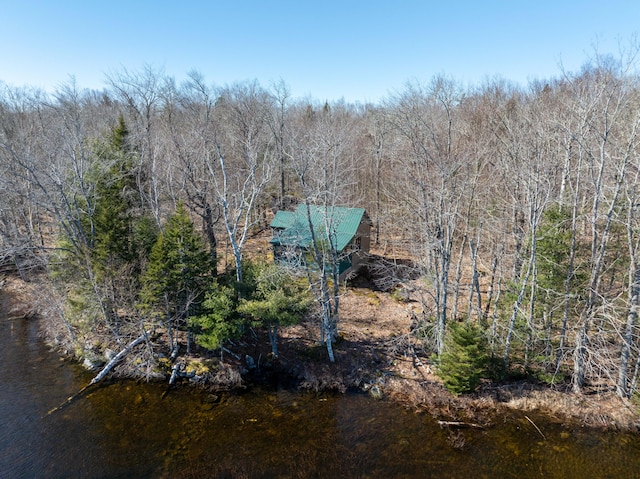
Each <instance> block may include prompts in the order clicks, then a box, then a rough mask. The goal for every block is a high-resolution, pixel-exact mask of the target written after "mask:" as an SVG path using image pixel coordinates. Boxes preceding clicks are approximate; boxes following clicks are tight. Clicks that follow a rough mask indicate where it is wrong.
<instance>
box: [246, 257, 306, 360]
mask: <svg viewBox="0 0 640 479" xmlns="http://www.w3.org/2000/svg"><path fill="white" fill-rule="evenodd" d="M312 303H313V298H312V297H311V295H310V294H309V290H308V288H304V286H303V285H301V284H300V283H299V282H297V281H296V280H295V277H293V275H292V274H291V273H290V272H289V271H288V270H287V269H285V268H283V267H282V266H279V265H277V264H269V265H265V264H263V265H261V266H260V272H259V274H258V277H257V281H256V290H255V292H254V294H253V297H252V298H251V299H243V300H241V302H240V305H239V307H238V309H239V311H240V312H242V313H244V314H246V315H248V316H249V317H250V318H251V319H252V323H253V325H254V326H263V327H266V328H267V332H268V334H269V341H270V343H271V352H272V353H273V355H274V356H276V357H277V356H278V343H277V338H278V327H279V326H290V325H293V324H297V323H298V322H299V321H300V319H301V317H302V315H303V314H304V312H305V311H306V310H307V309H309V307H310V306H311V304H312Z"/></svg>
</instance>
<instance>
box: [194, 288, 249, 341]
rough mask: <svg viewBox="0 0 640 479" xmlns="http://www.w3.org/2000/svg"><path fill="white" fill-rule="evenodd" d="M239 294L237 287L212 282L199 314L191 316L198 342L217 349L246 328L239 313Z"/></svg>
mask: <svg viewBox="0 0 640 479" xmlns="http://www.w3.org/2000/svg"><path fill="white" fill-rule="evenodd" d="M237 298H238V294H237V290H236V289H235V288H232V287H231V286H227V285H222V284H219V283H218V281H216V280H214V281H212V282H211V285H210V288H209V291H207V293H206V295H205V299H204V302H203V303H202V311H201V314H199V315H198V316H193V317H191V318H190V320H189V322H190V325H191V326H192V327H193V329H194V332H195V335H196V343H198V344H199V345H200V346H202V347H204V348H207V349H210V350H215V349H218V348H220V347H221V346H222V344H223V343H224V342H225V341H227V340H228V339H234V338H237V337H239V336H240V335H241V334H242V332H243V330H244V321H243V319H242V317H241V316H240V315H239V314H238V311H237V306H238V299H237Z"/></svg>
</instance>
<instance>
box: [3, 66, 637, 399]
mask: <svg viewBox="0 0 640 479" xmlns="http://www.w3.org/2000/svg"><path fill="white" fill-rule="evenodd" d="M634 58H635V57H634V56H633V55H628V56H621V57H620V58H612V57H599V56H596V57H594V58H592V59H591V60H590V61H589V62H588V63H587V64H586V65H585V66H584V67H583V69H582V70H581V71H579V72H576V73H568V72H560V73H559V75H558V77H557V78H552V79H548V80H546V81H536V82H531V83H530V84H529V85H528V86H527V87H526V88H522V87H518V86H515V85H512V84H509V83H508V82H505V81H502V80H495V81H487V82H485V83H484V84H482V85H480V86H478V87H475V88H473V89H464V88H462V87H461V86H460V85H459V84H458V83H456V82H455V81H454V80H452V79H449V78H446V77H443V76H438V77H435V78H434V79H432V80H431V81H429V82H427V83H424V84H422V83H412V84H408V85H406V87H405V88H404V89H403V90H402V91H400V92H398V93H396V94H394V95H390V96H389V97H388V98H386V99H385V100H384V101H383V102H381V103H380V104H375V105H370V104H367V105H359V104H358V105H352V104H346V103H343V102H336V103H331V104H329V103H324V104H323V103H316V102H314V101H309V100H306V99H295V98H291V96H290V94H289V91H288V89H287V87H286V85H285V84H284V83H278V84H275V85H271V86H269V87H264V86H261V85H259V84H258V83H257V82H243V83H238V84H234V85H231V86H224V87H217V86H215V85H211V84H209V83H207V82H206V81H205V80H204V79H203V78H202V77H201V76H200V75H199V74H197V73H192V74H190V75H189V79H188V80H187V81H186V82H184V83H182V84H176V82H175V81H174V79H173V78H171V77H167V76H165V75H164V74H162V73H161V72H158V71H154V70H153V69H144V70H142V71H139V72H129V71H123V72H121V73H120V74H117V75H114V76H111V77H109V78H108V87H107V88H106V89H105V90H103V91H87V90H82V89H81V88H79V86H78V85H75V84H74V83H69V84H67V85H63V86H61V87H60V88H58V90H56V91H55V92H54V93H52V94H45V93H44V92H42V91H38V90H36V89H32V88H28V87H25V88H12V87H8V86H3V87H2V93H1V94H0V168H1V169H2V174H1V175H0V205H1V207H2V208H1V211H0V239H1V241H2V243H1V247H2V249H3V251H4V252H9V251H11V252H16V254H18V253H19V255H20V256H21V257H24V256H25V255H26V254H27V253H30V254H31V257H32V258H38V259H39V260H41V262H42V264H43V265H44V266H46V267H47V271H49V273H50V277H51V285H52V288H53V290H54V291H55V293H56V295H57V296H56V297H58V298H60V299H61V302H60V304H59V305H58V308H57V311H58V314H57V317H59V318H61V319H60V323H59V324H60V329H59V331H58V333H57V334H58V335H59V336H60V337H61V338H65V339H64V340H65V341H69V340H71V341H72V342H75V343H80V342H81V339H82V340H84V339H83V338H84V335H87V334H89V333H91V334H94V335H95V334H96V332H99V333H100V334H101V335H102V336H101V337H102V338H104V339H103V340H104V341H105V342H106V343H107V344H109V345H110V347H111V345H113V344H115V343H122V344H124V343H126V340H127V339H129V338H131V337H135V336H138V335H139V334H140V332H141V330H145V331H146V330H149V331H151V329H153V328H152V326H151V325H152V324H160V325H163V331H165V332H166V334H168V335H169V336H170V338H169V340H168V343H167V344H169V345H170V350H173V348H175V347H176V345H177V344H176V340H175V338H174V337H173V333H172V331H174V330H175V331H185V330H188V331H189V332H190V333H191V332H193V333H194V334H195V335H196V336H198V335H199V336H200V341H201V344H205V345H208V346H209V347H211V348H216V347H220V346H221V345H222V343H223V342H224V340H225V338H226V337H228V336H227V335H228V334H231V333H232V332H237V331H239V330H242V325H241V324H240V323H241V322H242V321H241V320H240V319H238V318H240V317H244V318H246V317H247V314H248V313H249V312H251V313H252V314H253V316H252V318H253V319H254V320H255V319H256V318H260V317H265V316H267V315H268V311H273V309H271V310H269V309H268V308H266V309H265V308H264V306H265V304H266V303H264V302H263V303H261V304H262V306H263V309H260V307H259V306H260V304H253V309H251V306H246V305H245V306H243V307H242V308H245V309H244V310H243V309H242V308H241V307H240V302H241V301H245V302H246V301H250V300H256V301H267V302H268V300H269V298H270V296H269V294H274V293H273V292H274V291H278V292H279V293H278V294H280V293H282V285H283V284H294V283H295V282H296V281H297V280H289V281H282V282H281V283H278V284H279V286H278V284H276V285H274V284H272V283H270V282H269V281H266V280H265V278H266V277H267V276H265V275H264V274H262V273H261V272H260V271H262V270H260V268H258V269H259V270H260V271H257V272H256V267H255V265H254V266H250V265H249V266H248V263H247V262H246V261H245V257H244V253H245V247H246V244H247V240H248V239H249V237H250V233H251V232H252V231H254V230H256V229H259V228H262V227H265V226H266V224H267V221H268V218H269V217H270V216H269V214H270V213H271V212H273V211H275V210H276V209H277V208H279V207H286V206H287V205H289V204H291V202H307V203H309V204H320V205H346V206H359V207H365V208H366V209H367V211H368V213H369V215H370V217H371V219H372V221H373V223H374V230H373V233H372V234H373V238H372V242H373V243H374V244H375V245H376V246H377V250H376V251H377V252H380V254H381V255H382V256H385V257H387V258H391V259H409V260H411V261H410V263H408V262H404V263H403V265H404V267H403V268H402V269H400V268H395V269H394V268H383V269H384V273H385V276H384V277H383V278H380V277H379V275H378V280H379V281H380V284H381V285H382V284H383V285H384V287H387V288H395V287H402V288H404V290H405V291H408V293H409V294H410V296H411V297H412V298H414V299H417V300H418V301H419V302H420V304H421V306H422V308H421V311H422V313H421V315H419V317H417V318H416V321H415V322H416V324H415V328H414V332H415V334H416V335H417V336H418V337H419V338H421V339H422V341H423V344H424V347H425V349H426V350H427V351H429V352H433V353H434V354H435V355H437V356H442V355H443V353H445V349H447V348H446V345H447V344H448V339H447V338H448V336H449V332H450V331H452V330H455V328H452V327H451V326H452V325H453V324H454V323H460V322H463V323H473V325H474V326H473V327H474V328H477V329H478V331H479V332H480V333H481V336H482V343H483V344H484V345H485V346H484V347H485V348H486V354H487V355H488V356H490V357H491V358H493V363H494V365H499V366H500V368H501V369H502V371H503V373H505V372H507V373H510V374H514V373H521V374H527V375H534V376H536V377H537V378H539V379H541V380H545V381H548V382H553V383H563V384H571V385H572V386H573V389H574V390H576V391H580V390H582V389H583V388H584V387H587V386H589V387H595V388H598V389H603V388H604V389H607V388H616V390H617V392H618V394H619V395H621V396H623V397H629V396H631V395H632V394H633V392H634V391H635V388H636V386H637V382H638V375H639V373H640V349H639V346H640V345H639V340H640V338H639V336H638V332H639V331H638V325H637V313H638V301H639V296H640V262H639V261H640V229H639V227H640V219H639V218H638V216H639V213H640V210H639V206H640V197H639V195H640V191H639V186H640V177H639V174H640V170H639V164H640V156H639V153H640V145H639V140H640V128H639V127H640V77H639V76H638V74H637V71H636V69H635V67H636V65H635V63H634ZM167 245H169V246H167ZM176 252H179V253H180V254H181V255H182V256H180V255H178V256H179V257H177V256H176ZM222 253H228V254H224V255H223V254H222ZM185 255H186V256H185ZM27 256H28V255H27ZM222 256H225V257H229V258H232V262H231V263H230V264H229V265H228V267H226V265H222V264H220V258H221V257H222ZM185 258H186V259H185ZM189 258H190V259H189ZM189 261H190V262H189ZM29 264H33V262H32V261H31V262H29ZM407 264H409V266H407ZM252 268H253V269H252ZM261 268H263V269H265V268H266V266H265V265H263V266H262V267H261ZM407 269H410V271H407ZM247 271H253V272H249V273H248V274H247ZM378 273H380V272H379V271H378ZM257 278H262V279H261V280H258V279H257ZM415 278H418V279H415ZM308 280H309V281H311V282H313V281H314V280H313V279H311V278H309V279H308ZM190 281H191V282H190ZM261 281H262V282H261ZM249 283H250V285H251V286H250V287H249V288H248V289H247V287H245V286H242V285H247V284H249ZM259 285H262V286H259ZM260 287H261V288H263V289H262V293H260V294H261V295H262V296H255V297H254V296H252V295H253V293H255V292H256V291H259V290H260ZM331 287H332V282H331V278H329V280H328V281H326V284H324V283H323V284H322V285H321V286H320V287H319V288H318V289H316V290H315V291H316V292H317V295H316V299H317V301H318V303H319V304H320V305H321V306H322V310H323V311H326V315H328V316H329V317H325V323H326V324H329V326H327V328H325V329H322V328H323V326H321V332H322V333H323V334H324V333H326V336H323V337H324V338H325V341H328V343H329V344H330V343H331V341H332V339H333V338H334V336H333V334H334V332H335V325H334V324H330V323H332V321H337V318H338V306H339V292H338V291H335V290H332V289H331ZM225 288H228V289H225ZM243 288H244V289H243ZM265 288H266V289H265ZM269 288H271V289H269ZM302 289H304V288H302ZM312 289H313V288H312ZM298 293H300V291H295V292H291V291H290V292H288V293H287V294H282V295H281V296H282V297H289V296H291V295H295V294H298ZM243 294H244V295H245V296H244V297H243ZM323 301H324V303H323ZM230 302H231V303H233V307H231V306H229V304H230ZM302 302H303V303H304V301H302ZM290 306H291V304H288V306H287V305H285V307H284V309H286V308H287V307H290ZM225 307H230V308H231V310H233V311H234V314H231V313H229V314H228V315H221V314H220V312H221V311H224V308H225ZM231 310H230V311H231ZM243 311H244V313H243ZM299 312H300V311H298V312H297V313H299ZM236 313H238V314H239V315H240V316H237V315H236ZM294 316H295V314H294ZM283 317H284V316H283ZM150 318H156V323H153V321H152V320H151V319H150ZM192 318H198V319H195V320H194V319H192ZM234 318H235V319H234ZM287 318H289V319H290V320H291V321H293V316H291V317H289V316H287ZM234 321H240V323H238V322H234ZM272 321H273V319H272ZM325 323H323V324H325ZM270 324H271V325H272V326H273V325H274V323H273V322H271V323H270ZM275 324H277V321H276V322H275ZM332 328H333V329H332ZM467 329H469V328H467ZM276 330H277V328H276ZM467 332H468V331H467ZM472 336H473V335H472ZM466 337H467V338H468V337H469V334H467V336H466ZM165 342H166V341H165ZM148 348H149V349H148V355H147V356H146V357H145V359H144V361H140V363H141V364H146V363H145V361H147V362H148V363H149V364H151V363H152V362H153V358H155V357H156V356H157V354H156V352H157V351H156V349H157V348H158V346H157V344H156V343H154V341H153V339H152V338H151V339H150V340H149V342H148ZM154 348H155V349H154Z"/></svg>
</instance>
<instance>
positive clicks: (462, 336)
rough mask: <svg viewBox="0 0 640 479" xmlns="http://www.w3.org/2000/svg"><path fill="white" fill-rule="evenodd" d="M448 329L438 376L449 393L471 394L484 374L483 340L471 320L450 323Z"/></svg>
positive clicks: (484, 340) (485, 363)
mask: <svg viewBox="0 0 640 479" xmlns="http://www.w3.org/2000/svg"><path fill="white" fill-rule="evenodd" d="M449 327H450V332H449V334H448V335H447V337H446V340H445V349H444V351H443V353H442V355H441V356H440V359H439V365H438V374H439V376H440V377H441V378H442V380H443V381H444V384H445V386H446V387H447V389H448V390H449V391H451V392H452V393H454V394H456V395H458V394H463V393H469V392H473V391H475V390H476V388H477V387H478V385H479V384H480V380H481V379H482V378H484V377H486V375H487V354H486V351H487V344H486V338H485V337H484V334H483V333H482V331H481V330H480V328H478V326H477V325H476V324H475V323H472V322H470V321H467V322H465V323H451V324H450V325H449Z"/></svg>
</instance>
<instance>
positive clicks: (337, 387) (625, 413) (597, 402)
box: [0, 278, 640, 432]
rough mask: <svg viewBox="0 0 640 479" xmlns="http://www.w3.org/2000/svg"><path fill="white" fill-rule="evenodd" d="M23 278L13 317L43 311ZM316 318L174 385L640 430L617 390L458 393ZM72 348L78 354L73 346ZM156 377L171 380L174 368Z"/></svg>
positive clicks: (377, 344) (490, 388)
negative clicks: (273, 390)
mask: <svg viewBox="0 0 640 479" xmlns="http://www.w3.org/2000/svg"><path fill="white" fill-rule="evenodd" d="M18 283H22V281H21V280H17V279H16V280H10V279H9V278H5V279H4V282H3V285H2V288H0V296H1V297H2V311H3V314H4V315H5V316H6V319H7V320H11V319H14V320H15V319H18V318H24V319H27V320H33V319H34V318H37V317H38V315H39V314H38V313H39V312H38V308H37V306H35V305H36V303H35V302H34V301H31V300H30V299H29V298H30V296H31V295H32V294H34V291H33V288H34V287H35V285H34V284H29V283H22V284H21V285H19V284H18ZM356 296H358V295H357V294H356ZM30 305H34V306H30ZM344 317H345V316H343V318H344ZM40 326H42V324H41V325H40ZM311 326H312V325H309V324H300V325H297V326H294V327H291V328H288V329H287V330H286V331H283V334H282V336H281V337H280V356H279V357H278V358H277V359H273V358H270V357H269V354H268V352H267V351H268V341H267V340H266V339H265V337H262V334H260V335H259V336H257V337H256V338H255V341H253V342H252V343H249V342H246V343H245V342H239V344H237V345H235V348H234V349H235V351H230V352H231V353H232V354H227V359H226V361H224V362H222V363H220V364H219V365H218V366H220V365H222V366H223V367H218V368H217V370H216V371H215V374H214V373H207V374H202V375H198V376H197V377H196V378H195V379H197V380H194V378H193V377H192V378H191V379H182V380H179V382H178V383H177V384H176V386H174V387H178V386H179V385H182V384H186V385H187V387H197V388H203V389H208V390H211V391H229V392H233V391H240V390H242V389H246V388H251V387H254V386H257V387H259V386H264V385H267V384H270V385H279V386H281V387H285V388H287V389H291V390H298V391H301V392H302V391H307V392H315V393H322V392H334V393H346V392H347V391H357V392H364V393H367V394H369V395H370V396H371V397H372V398H373V400H375V399H384V400H389V401H393V402H394V403H397V404H398V405H400V406H402V407H405V408H407V409H409V410H412V411H414V412H415V413H417V414H428V415H430V416H432V417H433V418H434V419H436V420H437V421H439V422H441V423H443V424H461V425H481V426H483V427H484V426H489V425H490V424H491V422H492V421H494V420H496V418H498V417H500V415H501V413H504V412H505V411H508V410H512V411H518V412H520V413H535V414H536V415H542V416H544V417H546V418H547V419H549V420H550V421H554V422H558V423H563V424H571V425H576V426H580V427H588V428H594V429H599V430H613V431H616V430H618V431H626V432H640V412H639V411H638V406H637V405H636V404H633V403H632V402H631V401H625V400H622V399H621V398H619V397H618V396H617V395H616V394H615V391H605V392H602V391H588V390H587V391H585V392H584V393H582V394H576V393H573V392H571V391H570V390H563V389H562V388H552V387H550V386H547V385H543V384H536V383H533V382H531V381H526V380H522V381H511V382H506V383H484V384H482V385H481V387H480V388H479V390H478V391H477V392H475V393H472V394H468V395H461V396H455V395H453V394H452V393H450V392H449V391H448V390H447V389H446V388H445V387H444V386H443V385H442V382H441V381H440V380H439V378H438V377H437V376H436V375H435V374H434V373H433V371H432V369H431V365H430V364H429V363H428V361H427V360H426V358H423V357H420V356H419V355H413V356H409V355H406V354H405V355H403V354H399V352H398V351H397V350H396V349H397V348H395V347H394V346H395V345H394V344H390V343H389V341H388V340H384V339H385V338H381V339H378V340H375V339H373V340H369V341H368V342H364V341H362V340H361V338H360V337H358V335H357V331H356V330H357V329H358V325H357V324H355V325H354V324H352V325H351V328H345V329H344V331H343V336H344V337H343V338H342V339H341V341H340V342H339V343H338V344H336V347H335V351H336V362H335V363H329V361H328V359H327V358H326V351H324V348H323V347H321V346H319V345H317V344H315V342H314V340H313V339H311V338H312V337H313V336H309V335H308V333H309V329H311ZM354 327H355V329H354ZM305 332H306V333H307V334H305ZM45 335H46V333H45V332H44V331H43V336H45ZM305 335H306V336H307V337H306V338H304V337H303V336H305ZM45 339H46V340H47V341H46V342H47V344H49V345H50V346H51V347H52V348H53V349H56V350H57V351H58V353H59V354H61V355H63V356H64V354H62V353H64V351H60V348H56V345H55V339H54V340H53V341H51V339H52V338H50V337H45ZM395 339H397V340H398V341H399V339H398V338H395ZM66 356H67V357H72V356H73V355H71V354H68V352H67V354H66ZM247 358H250V359H247ZM74 360H76V361H77V358H74ZM178 360H179V361H183V362H184V363H185V364H189V363H190V362H191V363H194V364H195V363H198V362H199V363H202V362H203V361H213V362H215V356H214V355H212V354H209V355H208V358H203V357H202V356H197V355H191V356H179V357H178ZM80 362H81V361H80ZM111 376H112V377H114V378H116V379H125V378H131V377H133V376H132V375H131V373H130V371H129V372H126V368H125V372H124V373H123V371H122V368H120V371H118V368H115V370H114V371H113V372H111ZM138 379H140V378H138ZM153 380H154V381H158V382H166V384H167V385H168V384H169V377H168V376H166V377H165V378H163V379H159V378H156V379H153Z"/></svg>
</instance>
